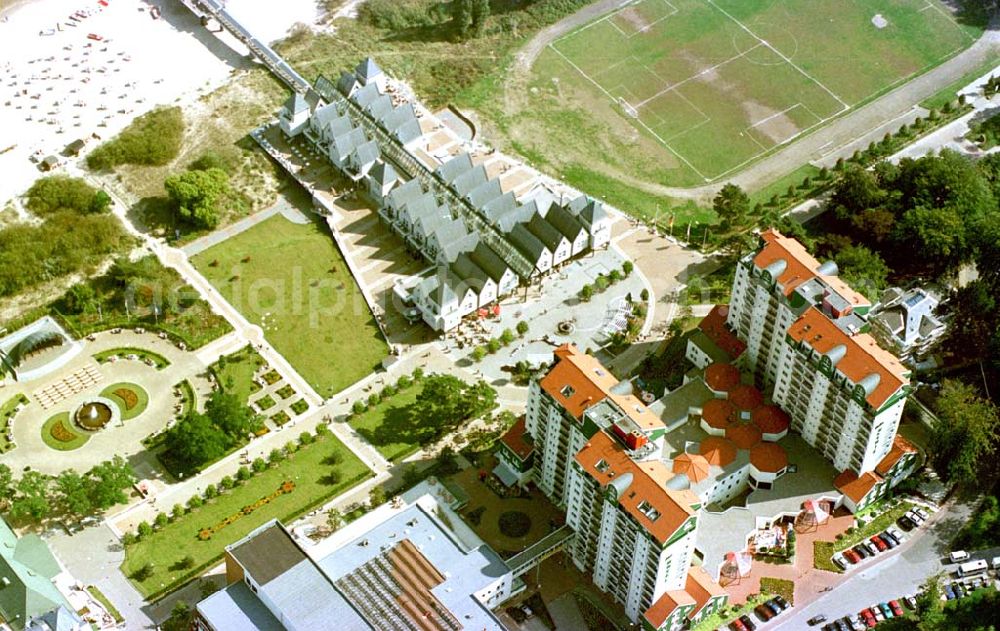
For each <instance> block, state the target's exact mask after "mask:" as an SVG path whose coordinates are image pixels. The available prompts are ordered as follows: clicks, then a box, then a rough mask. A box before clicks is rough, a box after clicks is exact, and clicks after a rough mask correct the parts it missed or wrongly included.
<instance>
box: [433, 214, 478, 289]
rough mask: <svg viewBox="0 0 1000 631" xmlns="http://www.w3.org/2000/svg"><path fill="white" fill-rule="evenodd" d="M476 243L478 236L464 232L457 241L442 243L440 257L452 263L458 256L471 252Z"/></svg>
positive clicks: (463, 227)
mask: <svg viewBox="0 0 1000 631" xmlns="http://www.w3.org/2000/svg"><path fill="white" fill-rule="evenodd" d="M462 229H463V230H464V229H465V226H462ZM477 243H479V235H478V234H476V233H474V232H472V233H469V232H466V234H465V235H464V236H462V237H460V238H458V239H455V240H453V241H449V242H447V243H442V244H441V256H442V257H444V260H446V261H449V262H450V261H454V260H455V259H456V258H458V256H459V255H461V254H464V253H466V252H471V251H472V249H473V248H475V247H476V244H477ZM477 291H478V290H477Z"/></svg>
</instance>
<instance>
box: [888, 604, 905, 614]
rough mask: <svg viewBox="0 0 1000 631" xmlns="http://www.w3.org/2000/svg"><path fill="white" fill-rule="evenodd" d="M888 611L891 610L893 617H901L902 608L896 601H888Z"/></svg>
mask: <svg viewBox="0 0 1000 631" xmlns="http://www.w3.org/2000/svg"><path fill="white" fill-rule="evenodd" d="M889 609H892V615H893V616H901V615H903V608H902V607H900V606H899V601H898V600H890V601H889Z"/></svg>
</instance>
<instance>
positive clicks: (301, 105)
mask: <svg viewBox="0 0 1000 631" xmlns="http://www.w3.org/2000/svg"><path fill="white" fill-rule="evenodd" d="M285 110H286V111H287V112H289V113H290V114H301V113H302V112H308V111H309V103H308V102H306V97H305V96H303V95H302V94H300V93H298V92H296V93H295V94H293V95H292V96H290V97H288V100H287V101H285ZM77 142H82V141H79V140H78V141H77Z"/></svg>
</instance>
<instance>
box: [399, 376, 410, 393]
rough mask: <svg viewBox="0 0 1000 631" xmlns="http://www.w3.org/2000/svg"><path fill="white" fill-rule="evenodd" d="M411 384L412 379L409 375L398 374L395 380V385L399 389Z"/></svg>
mask: <svg viewBox="0 0 1000 631" xmlns="http://www.w3.org/2000/svg"><path fill="white" fill-rule="evenodd" d="M412 385H413V380H412V379H410V376H409V375H400V376H399V379H397V380H396V387H397V388H399V389H400V390H405V389H406V388H409V387H410V386H412Z"/></svg>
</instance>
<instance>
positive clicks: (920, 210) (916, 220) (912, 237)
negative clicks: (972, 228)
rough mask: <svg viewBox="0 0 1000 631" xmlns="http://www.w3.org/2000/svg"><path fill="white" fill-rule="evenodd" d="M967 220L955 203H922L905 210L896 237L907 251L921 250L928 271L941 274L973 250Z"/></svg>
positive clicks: (961, 260)
mask: <svg viewBox="0 0 1000 631" xmlns="http://www.w3.org/2000/svg"><path fill="white" fill-rule="evenodd" d="M965 228H966V226H965V223H964V220H963V219H962V216H961V215H960V214H959V213H958V212H957V210H956V209H955V208H954V207H948V208H928V207H926V206H918V207H916V208H911V209H910V210H908V211H906V212H905V213H904V214H903V217H902V219H900V220H899V222H898V223H897V224H896V228H895V231H894V234H893V240H894V241H895V242H896V244H897V245H898V246H899V247H900V248H902V249H903V251H906V252H919V253H920V256H919V260H920V261H922V263H923V264H922V266H921V267H923V268H924V269H925V270H927V272H928V273H930V274H933V275H938V274H941V273H944V272H947V271H949V270H953V269H955V268H956V267H957V266H958V265H959V264H961V263H962V262H963V261H965V260H967V259H968V257H969V255H970V254H971V252H970V251H969V249H968V247H967V242H966V239H965Z"/></svg>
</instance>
